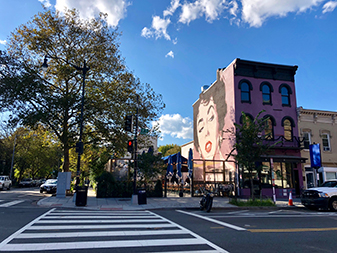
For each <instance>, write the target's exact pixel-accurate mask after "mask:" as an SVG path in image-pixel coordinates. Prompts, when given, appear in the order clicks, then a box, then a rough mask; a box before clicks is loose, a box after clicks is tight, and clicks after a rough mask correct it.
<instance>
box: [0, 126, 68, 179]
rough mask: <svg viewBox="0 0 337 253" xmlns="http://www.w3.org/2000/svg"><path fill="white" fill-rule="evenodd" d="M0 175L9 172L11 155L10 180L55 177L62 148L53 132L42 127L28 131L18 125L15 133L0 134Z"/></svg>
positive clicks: (58, 168)
mask: <svg viewBox="0 0 337 253" xmlns="http://www.w3.org/2000/svg"><path fill="white" fill-rule="evenodd" d="M0 139H1V144H0V148H1V150H2V151H3V152H2V153H1V159H3V160H2V167H0V169H1V174H4V175H10V170H11V165H12V158H13V152H14V160H13V174H14V176H15V180H13V181H14V182H19V181H21V180H22V179H23V178H33V179H40V178H52V177H56V176H57V173H58V172H59V170H60V168H61V165H62V150H61V146H60V143H59V142H58V141H57V139H56V138H55V136H54V135H53V133H51V132H49V131H47V130H46V129H44V128H43V127H42V126H38V127H36V129H34V130H32V129H29V128H24V127H20V128H18V129H16V131H15V132H12V133H11V132H6V131H5V130H4V129H3V131H1V134H0Z"/></svg>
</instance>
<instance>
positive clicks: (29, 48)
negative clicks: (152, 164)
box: [0, 10, 165, 171]
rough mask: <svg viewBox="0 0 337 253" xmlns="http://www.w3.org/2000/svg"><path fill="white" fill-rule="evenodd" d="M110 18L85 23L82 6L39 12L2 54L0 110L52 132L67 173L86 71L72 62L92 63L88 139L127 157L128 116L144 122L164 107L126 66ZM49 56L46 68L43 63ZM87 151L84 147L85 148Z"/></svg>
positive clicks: (87, 82) (141, 124)
mask: <svg viewBox="0 0 337 253" xmlns="http://www.w3.org/2000/svg"><path fill="white" fill-rule="evenodd" d="M106 20H107V17H106V15H103V14H101V15H100V16H99V17H97V18H95V19H91V20H82V19H80V18H79V14H78V12H77V11H76V10H67V11H66V12H65V13H64V14H63V15H61V13H59V12H57V11H56V12H52V11H45V12H42V13H38V14H37V15H35V16H34V17H33V19H32V20H31V21H29V22H28V23H27V24H23V25H21V26H20V27H18V28H17V29H16V30H15V31H14V32H13V33H12V34H11V37H10V40H9V43H8V48H7V53H5V52H1V53H0V112H4V111H9V112H10V113H11V115H10V121H9V123H11V124H13V125H15V124H21V125H24V126H30V127H35V126H36V125H38V124H40V125H42V126H43V127H44V128H46V129H49V130H51V131H53V133H54V134H55V135H56V136H57V138H58V139H59V141H60V142H61V143H62V148H63V156H64V164H63V170H64V171H68V170H69V150H70V149H71V148H74V147H75V143H76V142H77V140H78V138H79V121H80V117H79V115H80V108H81V95H82V93H81V88H82V82H83V79H82V78H83V76H82V75H81V74H82V73H81V72H78V71H77V69H76V68H75V67H74V66H76V67H80V68H82V67H84V63H86V66H89V67H90V70H89V71H88V72H87V73H86V79H85V103H84V126H85V127H84V133H83V141H84V144H85V147H86V144H95V145H101V146H102V145H104V146H105V147H107V148H108V149H110V150H112V151H113V152H114V153H115V154H124V152H125V148H126V140H127V139H128V136H127V133H125V131H124V130H123V127H124V117H125V116H126V115H132V114H135V112H136V98H137V95H138V96H139V121H138V125H139V127H143V128H146V126H147V125H148V124H149V123H150V122H151V121H153V120H155V119H156V118H157V116H158V115H159V114H160V113H161V111H162V110H163V108H164V106H165V105H164V104H163V101H162V96H161V95H160V94H156V93H155V92H154V91H153V89H152V88H151V86H150V85H149V84H143V83H141V82H140V80H139V79H138V78H136V77H135V76H134V75H133V73H132V72H130V71H129V70H128V68H127V67H126V65H125V63H124V59H123V58H122V56H121V53H120V51H119V42H118V38H119V36H120V33H119V32H118V29H117V28H110V27H109V26H108V24H107V21H106ZM45 57H47V58H46V59H47V60H48V65H49V67H48V69H47V71H46V72H43V71H42V68H41V66H42V63H43V60H44V59H45ZM84 152H85V151H84Z"/></svg>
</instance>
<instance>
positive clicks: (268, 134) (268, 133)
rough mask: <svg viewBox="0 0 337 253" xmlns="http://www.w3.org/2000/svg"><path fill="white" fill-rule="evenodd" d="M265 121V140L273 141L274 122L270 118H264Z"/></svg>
mask: <svg viewBox="0 0 337 253" xmlns="http://www.w3.org/2000/svg"><path fill="white" fill-rule="evenodd" d="M265 117H266V118H267V120H266V128H265V130H264V134H265V138H266V139H267V140H274V126H275V120H274V118H272V117H271V116H265Z"/></svg>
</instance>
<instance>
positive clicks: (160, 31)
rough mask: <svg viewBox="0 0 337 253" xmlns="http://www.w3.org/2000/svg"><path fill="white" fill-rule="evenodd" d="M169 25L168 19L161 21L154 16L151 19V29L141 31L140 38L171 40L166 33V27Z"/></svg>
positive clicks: (145, 28)
mask: <svg viewBox="0 0 337 253" xmlns="http://www.w3.org/2000/svg"><path fill="white" fill-rule="evenodd" d="M170 23H171V20H170V19H162V18H160V17H159V16H154V17H153V18H152V26H151V28H147V27H144V28H143V30H142V36H143V37H145V38H151V37H155V38H156V39H159V38H161V37H164V38H165V39H167V40H171V37H170V35H168V33H167V26H168V25H169V24H170Z"/></svg>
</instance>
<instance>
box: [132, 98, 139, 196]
mask: <svg viewBox="0 0 337 253" xmlns="http://www.w3.org/2000/svg"><path fill="white" fill-rule="evenodd" d="M138 110H139V95H137V110H136V127H135V136H134V145H135V146H134V161H135V168H134V174H133V194H134V195H137V170H138V161H137V159H138V157H137V134H138ZM137 197H138V196H137Z"/></svg>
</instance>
